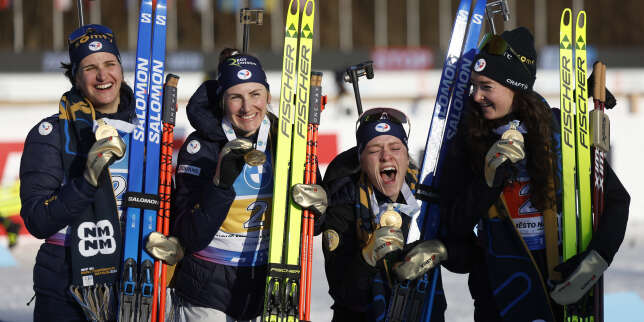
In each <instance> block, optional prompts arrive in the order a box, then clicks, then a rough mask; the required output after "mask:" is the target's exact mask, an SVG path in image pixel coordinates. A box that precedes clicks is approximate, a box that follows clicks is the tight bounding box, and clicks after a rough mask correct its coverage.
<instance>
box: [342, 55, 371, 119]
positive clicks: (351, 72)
mask: <svg viewBox="0 0 644 322" xmlns="http://www.w3.org/2000/svg"><path fill="white" fill-rule="evenodd" d="M362 76H366V77H367V79H372V78H373V61H371V60H369V61H366V62H363V63H360V64H357V65H351V66H349V68H347V74H346V75H344V81H345V82H347V83H351V84H352V85H353V94H354V95H355V97H356V108H357V109H358V116H360V115H362V99H361V98H360V88H359V86H358V81H359V79H360V77H362Z"/></svg>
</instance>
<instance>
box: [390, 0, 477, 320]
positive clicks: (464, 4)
mask: <svg viewBox="0 0 644 322" xmlns="http://www.w3.org/2000/svg"><path fill="white" fill-rule="evenodd" d="M471 2H472V1H470V0H462V1H461V2H460V4H459V7H458V10H457V13H456V18H455V21H454V27H453V29H452V37H451V39H450V43H449V47H448V51H447V55H446V58H445V62H444V64H443V70H442V73H441V80H440V83H439V88H438V93H437V95H436V102H435V104H434V111H433V114H432V120H431V123H430V126H429V131H428V136H427V141H426V144H425V155H424V156H423V161H422V163H421V171H420V173H419V184H418V185H417V188H416V189H417V190H416V191H415V193H416V196H417V197H418V199H419V200H420V201H421V210H420V215H419V218H420V223H419V227H421V228H420V229H421V232H420V236H413V234H412V233H411V231H410V234H409V237H408V240H407V243H409V242H413V241H414V240H417V239H418V238H423V239H425V240H428V239H432V238H435V236H436V234H437V230H438V225H439V217H440V216H439V209H438V203H437V201H438V193H437V188H438V174H439V172H440V166H441V162H442V159H441V157H442V156H443V155H444V153H445V152H446V151H447V147H448V145H449V142H450V141H451V139H452V138H453V137H454V135H455V133H456V129H457V127H458V123H459V122H460V117H461V114H462V110H463V107H464V105H463V103H464V101H465V98H466V96H467V95H468V94H469V92H468V91H467V90H466V89H467V86H468V84H469V78H470V71H471V68H472V61H473V60H474V56H475V55H476V53H477V50H478V49H477V42H478V38H479V35H480V32H481V24H482V22H483V16H484V13H485V5H486V1H482V0H479V1H477V2H476V4H475V6H474V9H473V12H472V16H471V18H470V20H469V30H468V17H469V16H470V8H471V5H472V3H471ZM466 31H467V38H466ZM464 38H466V39H465V44H464V43H463V40H464ZM452 94H454V95H452ZM446 131H447V133H446ZM446 134H447V135H446ZM416 235H418V234H416ZM439 274H440V268H435V269H433V270H432V271H431V272H429V273H428V274H426V275H425V276H423V277H422V278H420V279H418V280H416V281H404V282H402V283H398V284H397V285H395V286H394V288H393V290H392V296H391V299H390V305H389V308H388V313H387V314H388V317H387V318H388V320H390V321H415V320H420V321H429V320H430V319H431V314H432V309H433V302H434V294H435V292H436V284H437V282H438V279H439ZM429 276H431V278H430V277H429Z"/></svg>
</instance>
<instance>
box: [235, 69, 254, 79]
mask: <svg viewBox="0 0 644 322" xmlns="http://www.w3.org/2000/svg"><path fill="white" fill-rule="evenodd" d="M251 76H253V73H251V72H250V70H248V69H242V70H240V71H238V72H237V78H239V79H241V80H247V79H249V78H251Z"/></svg>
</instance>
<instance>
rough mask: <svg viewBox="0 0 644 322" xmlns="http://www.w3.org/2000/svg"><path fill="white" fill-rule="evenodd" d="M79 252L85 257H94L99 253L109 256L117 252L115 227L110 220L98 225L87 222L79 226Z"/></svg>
mask: <svg viewBox="0 0 644 322" xmlns="http://www.w3.org/2000/svg"><path fill="white" fill-rule="evenodd" d="M77 234H78V238H79V239H80V241H79V242H78V250H79V252H80V254H81V255H82V256H83V257H92V256H95V255H97V254H98V253H101V254H104V255H109V254H113V253H114V252H115V251H116V240H115V239H114V227H112V224H111V223H110V222H109V220H100V221H98V222H96V223H94V222H91V221H86V222H84V223H82V224H80V225H78V230H77Z"/></svg>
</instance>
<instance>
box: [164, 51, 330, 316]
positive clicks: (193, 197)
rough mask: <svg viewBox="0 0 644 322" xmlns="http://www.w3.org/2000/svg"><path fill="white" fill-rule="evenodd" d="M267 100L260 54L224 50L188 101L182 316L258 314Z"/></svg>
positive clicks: (267, 177) (272, 128) (177, 283)
mask: <svg viewBox="0 0 644 322" xmlns="http://www.w3.org/2000/svg"><path fill="white" fill-rule="evenodd" d="M228 55H230V56H228ZM270 99H271V95H270V92H269V87H268V83H267V82H266V74H265V73H264V70H263V69H262V66H261V64H260V62H259V60H258V59H257V58H255V57H253V56H250V55H246V54H239V52H238V51H236V50H230V49H225V50H224V51H223V52H222V55H221V59H220V64H219V68H218V77H217V80H210V81H206V82H204V83H203V84H202V85H201V87H199V89H197V91H196V92H195V94H194V95H193V96H192V98H191V99H190V102H189V103H188V107H187V113H188V119H189V120H190V123H191V124H192V126H193V127H194V128H195V129H196V131H195V132H193V133H192V134H190V135H189V136H188V138H187V139H186V143H185V144H184V145H183V147H182V148H181V151H180V152H179V160H178V166H177V174H176V181H177V189H176V194H175V196H176V203H175V204H174V207H175V209H176V210H175V214H176V218H175V220H174V233H173V235H175V236H177V237H179V240H180V241H181V244H182V245H183V246H184V247H185V248H186V254H187V255H186V257H185V258H184V260H183V262H182V263H181V264H180V266H179V267H178V268H177V272H176V273H175V276H174V287H175V289H176V294H177V295H178V298H177V299H176V300H175V303H176V305H175V306H174V307H175V309H176V310H175V311H176V312H177V313H178V315H179V319H180V320H182V321H215V320H224V319H228V320H240V321H241V320H244V321H247V320H253V321H254V320H257V319H258V316H259V315H260V314H261V313H262V307H263V304H264V286H265V284H266V274H267V265H266V264H267V259H268V238H269V236H268V233H269V231H270V229H269V228H270V227H269V225H268V220H269V218H270V209H271V202H272V193H273V170H272V168H273V166H272V165H273V162H274V160H275V144H276V131H277V125H278V120H277V118H276V117H275V116H274V115H273V114H272V113H270V112H269V111H268V104H269V102H270ZM262 159H265V162H264V163H263V164H261V161H262ZM258 160H259V161H258ZM256 161H257V162H256ZM322 212H323V210H322Z"/></svg>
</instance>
